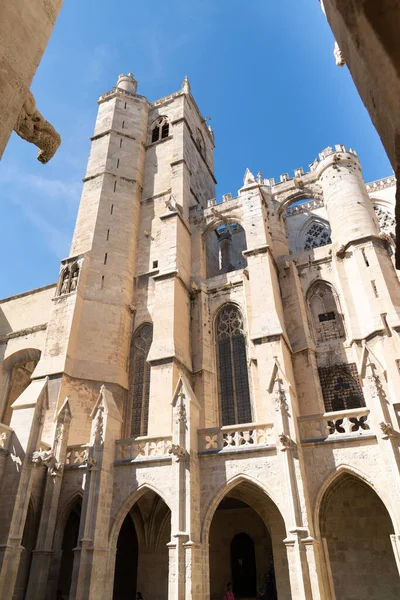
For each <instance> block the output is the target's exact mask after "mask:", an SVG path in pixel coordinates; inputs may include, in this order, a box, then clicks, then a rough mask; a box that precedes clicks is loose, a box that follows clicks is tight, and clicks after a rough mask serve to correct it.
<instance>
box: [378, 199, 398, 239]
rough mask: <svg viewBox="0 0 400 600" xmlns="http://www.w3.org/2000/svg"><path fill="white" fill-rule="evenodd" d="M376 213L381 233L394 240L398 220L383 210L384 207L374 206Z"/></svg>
mask: <svg viewBox="0 0 400 600" xmlns="http://www.w3.org/2000/svg"><path fill="white" fill-rule="evenodd" d="M374 211H375V214H376V217H377V219H378V223H379V227H380V229H381V231H383V232H384V233H388V234H389V235H391V236H392V237H393V238H394V235H395V228H396V219H395V217H394V215H392V214H391V213H390V212H389V211H388V210H385V209H384V208H382V206H379V205H376V204H375V205H374Z"/></svg>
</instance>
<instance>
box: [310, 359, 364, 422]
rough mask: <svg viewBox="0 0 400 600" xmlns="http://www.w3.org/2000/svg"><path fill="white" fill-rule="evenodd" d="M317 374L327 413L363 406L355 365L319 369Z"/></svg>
mask: <svg viewBox="0 0 400 600" xmlns="http://www.w3.org/2000/svg"><path fill="white" fill-rule="evenodd" d="M318 373H319V378H320V382H321V389H322V395H323V397H324V404H325V410H326V411H327V412H330V411H335V410H348V409H352V408H362V407H363V406H365V400H364V396H363V393H362V389H361V386H360V382H359V380H358V373H357V366H356V364H355V363H342V364H338V365H334V366H332V367H320V368H319V369H318Z"/></svg>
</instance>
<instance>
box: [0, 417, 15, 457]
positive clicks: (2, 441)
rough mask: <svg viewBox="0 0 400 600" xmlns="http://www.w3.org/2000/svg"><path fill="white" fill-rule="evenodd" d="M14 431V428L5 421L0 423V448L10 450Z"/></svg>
mask: <svg viewBox="0 0 400 600" xmlns="http://www.w3.org/2000/svg"><path fill="white" fill-rule="evenodd" d="M12 432H13V430H12V429H11V427H7V425H4V423H0V450H4V451H6V452H7V451H8V445H9V443H10V439H11V434H12Z"/></svg>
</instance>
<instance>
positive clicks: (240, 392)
mask: <svg viewBox="0 0 400 600" xmlns="http://www.w3.org/2000/svg"><path fill="white" fill-rule="evenodd" d="M216 340H217V361H218V382H219V402H220V412H221V420H222V425H233V424H235V423H251V420H252V419H251V405H250V389H249V374H248V367H247V359H246V340H245V337H244V333H243V317H242V314H241V312H240V310H239V309H238V307H237V306H235V305H234V304H226V305H225V306H224V307H223V308H222V310H221V311H220V313H219V315H218V318H217V322H216Z"/></svg>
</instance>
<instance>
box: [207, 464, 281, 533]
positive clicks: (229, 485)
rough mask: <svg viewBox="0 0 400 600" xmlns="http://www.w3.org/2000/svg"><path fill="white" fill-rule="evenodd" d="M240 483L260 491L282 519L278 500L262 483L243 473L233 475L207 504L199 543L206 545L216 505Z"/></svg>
mask: <svg viewBox="0 0 400 600" xmlns="http://www.w3.org/2000/svg"><path fill="white" fill-rule="evenodd" d="M242 483H247V484H249V485H253V486H255V487H256V488H258V489H259V490H260V492H262V493H263V494H265V495H266V496H267V497H268V498H269V500H270V501H271V502H272V503H273V504H274V505H275V506H276V509H277V511H278V512H279V514H280V515H281V516H282V519H283V511H282V507H280V506H279V502H278V499H277V498H275V496H274V494H273V492H272V490H271V489H270V488H269V487H268V486H267V485H265V484H264V483H261V482H260V481H258V480H257V479H255V478H254V477H251V475H247V474H245V473H240V474H238V475H235V476H234V477H232V478H231V479H229V480H228V481H227V482H226V483H224V484H223V485H222V486H221V487H220V489H219V490H218V492H217V493H216V494H215V496H214V497H213V499H212V500H211V501H210V502H209V504H208V506H207V508H206V511H205V513H204V517H203V524H202V527H201V541H202V543H203V544H208V534H209V529H210V525H211V521H212V519H213V516H214V513H215V511H216V509H217V507H218V505H219V504H220V502H221V500H223V498H224V497H225V496H226V495H227V494H229V492H231V491H232V490H233V489H235V488H236V487H238V486H239V485H240V484H242ZM283 520H284V519H283Z"/></svg>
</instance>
